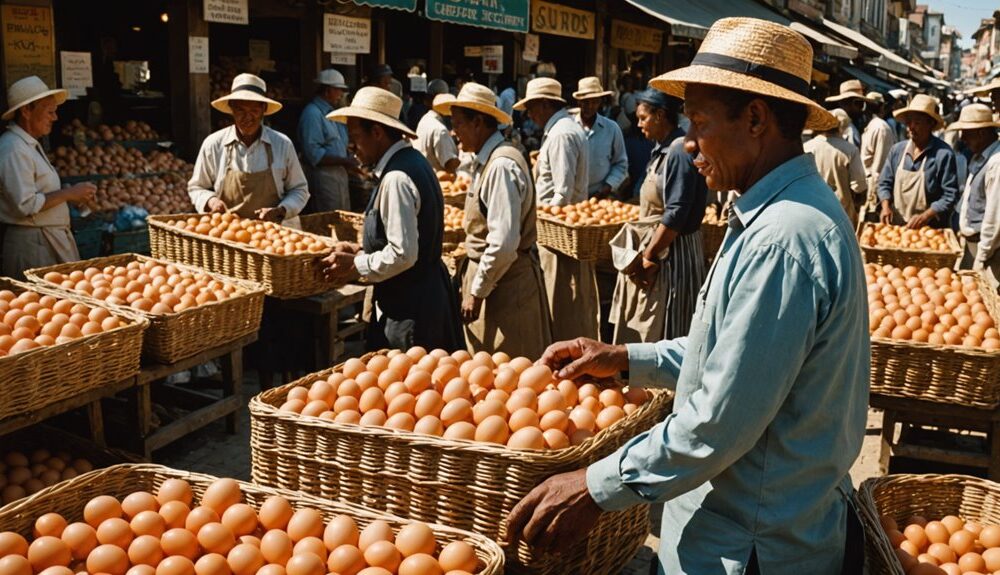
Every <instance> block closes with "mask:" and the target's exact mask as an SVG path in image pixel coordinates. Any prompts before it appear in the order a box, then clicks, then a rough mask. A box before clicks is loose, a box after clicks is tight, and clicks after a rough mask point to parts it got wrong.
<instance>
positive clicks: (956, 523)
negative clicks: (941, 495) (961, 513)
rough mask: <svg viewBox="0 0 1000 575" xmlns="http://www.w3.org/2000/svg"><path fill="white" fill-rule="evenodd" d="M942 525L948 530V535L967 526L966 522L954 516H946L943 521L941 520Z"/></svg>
mask: <svg viewBox="0 0 1000 575" xmlns="http://www.w3.org/2000/svg"><path fill="white" fill-rule="evenodd" d="M941 523H943V524H944V526H945V527H947V528H948V533H952V534H953V533H955V532H956V531H958V530H960V529H962V528H963V527H964V526H965V521H962V520H961V519H959V518H958V517H955V516H954V515H946V516H945V517H944V518H943V519H941Z"/></svg>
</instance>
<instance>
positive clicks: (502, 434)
mask: <svg viewBox="0 0 1000 575" xmlns="http://www.w3.org/2000/svg"><path fill="white" fill-rule="evenodd" d="M509 438H510V429H509V428H508V426H507V422H506V421H505V420H504V418H503V417H501V416H499V415H490V416H488V417H487V418H486V419H484V420H483V421H482V423H480V424H479V425H478V426H477V427H476V433H475V440H476V441H482V442H485V443H499V444H500V445H506V444H507V440H508V439H509Z"/></svg>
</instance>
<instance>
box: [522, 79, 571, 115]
mask: <svg viewBox="0 0 1000 575" xmlns="http://www.w3.org/2000/svg"><path fill="white" fill-rule="evenodd" d="M525 92H526V93H525V94H524V98H522V99H521V100H519V101H518V102H517V103H516V104H514V109H515V110H517V111H519V112H520V111H522V110H524V108H525V106H527V104H528V102H530V101H532V100H555V101H556V102H562V103H563V104H565V103H566V100H564V99H563V97H562V84H560V83H559V80H555V79H553V78H535V79H534V80H531V81H530V82H528V86H527V87H526V88H525Z"/></svg>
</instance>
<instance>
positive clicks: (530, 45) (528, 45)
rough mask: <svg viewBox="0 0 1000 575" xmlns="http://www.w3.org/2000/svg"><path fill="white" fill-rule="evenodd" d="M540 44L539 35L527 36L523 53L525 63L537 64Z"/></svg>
mask: <svg viewBox="0 0 1000 575" xmlns="http://www.w3.org/2000/svg"><path fill="white" fill-rule="evenodd" d="M540 44H541V42H539V36H538V34H525V35H524V50H523V51H522V52H521V58H522V59H523V60H524V61H525V62H537V61H538V49H539V47H540Z"/></svg>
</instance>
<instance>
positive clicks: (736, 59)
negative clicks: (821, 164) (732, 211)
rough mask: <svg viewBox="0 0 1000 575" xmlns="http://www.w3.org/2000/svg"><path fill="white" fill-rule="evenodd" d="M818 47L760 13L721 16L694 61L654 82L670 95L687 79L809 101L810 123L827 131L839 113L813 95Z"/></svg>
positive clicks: (676, 93) (681, 89) (679, 90)
mask: <svg viewBox="0 0 1000 575" xmlns="http://www.w3.org/2000/svg"><path fill="white" fill-rule="evenodd" d="M812 62H813V49H812V46H811V45H810V44H809V41H808V40H806V39H805V38H804V37H803V36H802V35H801V34H799V33H798V32H795V31H794V30H792V29H791V28H789V27H787V26H782V25H780V24H775V23H774V22H768V21H766V20H757V19H755V18H722V19H720V20H718V21H716V23H715V24H713V25H712V28H711V29H710V30H709V31H708V35H707V36H705V40H704V41H703V42H702V43H701V47H700V48H699V49H698V54H697V55H695V57H694V60H693V61H692V62H691V65H690V66H687V67H686V68H680V69H678V70H673V71H671V72H667V73H666V74H663V75H662V76H658V77H656V78H654V79H653V80H651V81H650V82H649V84H650V86H652V87H653V88H656V89H657V90H662V91H664V92H666V93H667V94H670V95H671V96H675V97H677V98H684V90H685V88H686V87H687V85H688V84H705V85H710V86H719V87H723V88H732V89H735V90H742V91H745V92H752V93H754V94H760V95H762V96H770V97H772V98H779V99H782V100H788V101H790V102H796V103H799V104H803V105H805V106H806V107H807V108H808V110H809V115H808V116H807V118H806V125H805V127H806V128H808V129H812V130H820V131H825V130H829V129H832V128H834V127H835V126H836V125H837V119H836V118H834V117H833V116H831V115H830V112H827V111H826V110H825V109H824V108H823V107H822V106H820V105H819V104H817V103H816V102H813V101H812V100H810V99H809V82H810V80H811V79H812Z"/></svg>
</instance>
